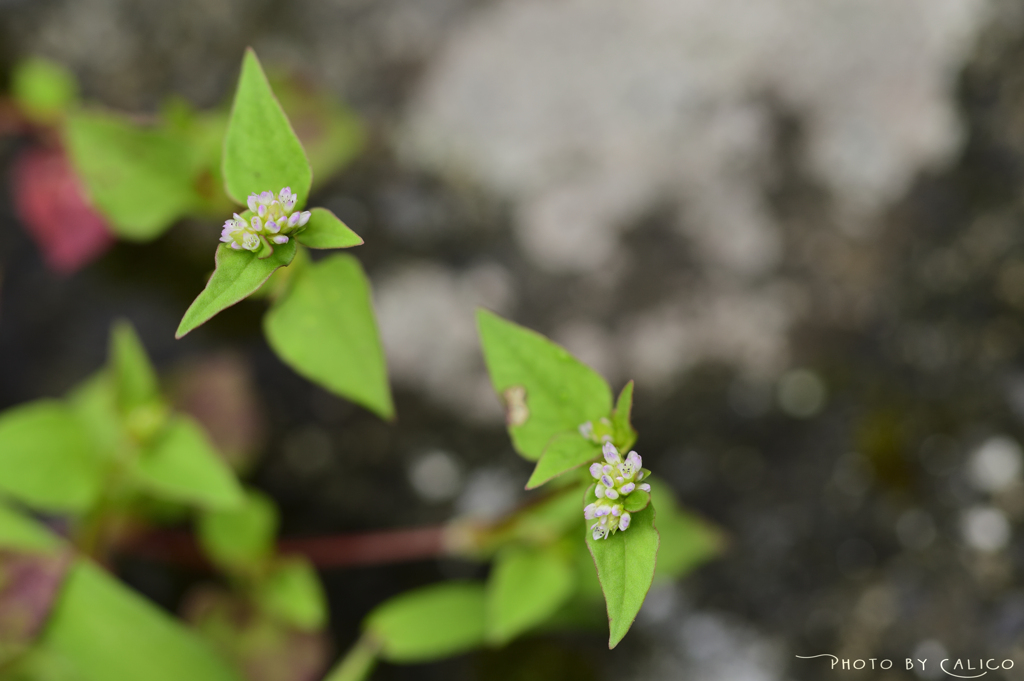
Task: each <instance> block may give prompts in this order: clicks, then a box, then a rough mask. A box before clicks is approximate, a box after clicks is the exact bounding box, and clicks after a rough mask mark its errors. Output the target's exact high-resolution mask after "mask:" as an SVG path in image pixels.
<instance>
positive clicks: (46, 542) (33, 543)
mask: <svg viewBox="0 0 1024 681" xmlns="http://www.w3.org/2000/svg"><path fill="white" fill-rule="evenodd" d="M59 546H60V540H58V539H57V536H56V535H55V534H53V533H52V532H50V531H49V530H48V529H47V528H46V527H45V526H44V525H42V524H40V523H38V522H36V521H35V520H33V519H32V518H29V517H28V516H26V515H25V514H24V513H19V512H18V511H15V510H14V509H13V508H10V507H9V506H7V505H6V504H2V503H0V549H14V550H15V551H24V552H30V553H36V552H40V553H48V552H50V551H54V550H56V549H57V548H58V547H59Z"/></svg>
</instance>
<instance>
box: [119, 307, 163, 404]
mask: <svg viewBox="0 0 1024 681" xmlns="http://www.w3.org/2000/svg"><path fill="white" fill-rule="evenodd" d="M110 365H111V367H112V368H113V377H114V386H115V390H116V391H117V402H118V406H120V408H121V410H122V411H123V412H124V413H128V412H130V411H131V410H132V409H135V408H136V407H141V406H145V405H148V404H150V403H152V402H154V401H156V400H158V399H159V397H160V384H159V383H158V382H157V378H156V371H155V370H154V369H153V365H152V364H150V362H149V355H147V354H146V349H145V348H144V347H142V341H140V340H139V336H138V334H136V333H135V329H134V328H133V327H132V325H131V324H130V323H129V322H127V321H124V320H121V321H118V322H117V323H115V324H114V328H113V329H112V330H111V333H110Z"/></svg>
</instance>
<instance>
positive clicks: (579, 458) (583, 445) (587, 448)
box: [526, 431, 601, 489]
mask: <svg viewBox="0 0 1024 681" xmlns="http://www.w3.org/2000/svg"><path fill="white" fill-rule="evenodd" d="M599 456H601V447H600V446H599V445H596V444H594V443H593V442H591V441H590V440H586V439H584V438H583V436H582V435H580V434H579V433H578V432H576V431H570V432H566V433H558V434H557V435H555V436H554V437H553V438H551V441H550V442H549V443H548V446H547V447H546V448H545V449H544V453H543V454H542V455H541V457H540V460H538V461H537V466H536V467H535V468H534V469H533V475H531V476H530V480H529V481H528V482H527V483H526V489H534V488H536V487H540V486H541V485H543V484H544V483H545V482H547V481H548V480H551V479H552V478H554V477H556V476H559V475H561V474H562V473H565V472H566V471H570V470H572V469H574V468H578V467H579V466H582V465H583V464H585V463H587V462H589V461H594V460H596V459H597V457H599Z"/></svg>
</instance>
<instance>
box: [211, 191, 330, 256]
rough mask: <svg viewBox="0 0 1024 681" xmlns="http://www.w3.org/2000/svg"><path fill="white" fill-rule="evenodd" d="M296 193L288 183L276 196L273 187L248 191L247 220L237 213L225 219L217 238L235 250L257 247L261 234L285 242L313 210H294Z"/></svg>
mask: <svg viewBox="0 0 1024 681" xmlns="http://www.w3.org/2000/svg"><path fill="white" fill-rule="evenodd" d="M298 200H299V197H298V195H297V194H295V193H293V192H292V190H291V187H285V188H284V189H282V190H281V191H280V192H278V194H277V195H276V196H275V195H274V192H272V191H265V192H260V193H259V194H255V193H254V194H250V195H249V196H248V197H247V198H246V201H245V203H246V205H247V206H248V207H249V210H250V211H251V212H252V213H253V215H252V217H251V218H250V219H249V220H248V221H247V220H246V219H245V218H243V217H242V216H241V215H239V214H238V213H235V214H234V218H233V219H231V220H227V221H225V223H224V228H223V229H222V230H221V233H220V240H221V241H222V242H224V243H225V244H228V245H229V246H230V247H231V248H233V249H235V250H240V249H245V250H247V251H258V250H259V249H260V245H261V243H262V242H261V240H260V236H261V235H269V236H270V241H271V242H273V243H275V244H277V245H281V244H286V243H288V242H289V241H290V240H291V235H292V234H293V233H295V232H298V231H299V230H300V229H302V228H303V227H304V226H305V225H306V223H307V222H309V219H310V217H312V213H310V212H309V211H302V212H293V210H294V208H295V205H296V203H297V202H298Z"/></svg>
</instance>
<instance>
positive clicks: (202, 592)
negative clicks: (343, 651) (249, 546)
mask: <svg viewBox="0 0 1024 681" xmlns="http://www.w3.org/2000/svg"><path fill="white" fill-rule="evenodd" d="M182 614H183V617H184V618H185V620H186V621H187V622H189V623H190V624H191V625H192V626H193V627H194V628H195V629H196V630H197V631H199V632H200V633H201V634H202V636H203V637H204V638H205V639H206V640H207V641H209V642H210V643H211V644H212V645H213V646H214V648H216V649H217V650H218V651H219V652H221V653H222V654H223V655H224V656H225V657H226V658H228V659H229V660H231V661H233V662H234V663H235V665H236V666H237V667H239V668H240V669H241V670H242V675H243V676H244V678H245V679H246V681H312V680H313V679H319V678H321V675H322V674H323V671H324V668H325V667H326V666H327V661H328V645H329V644H328V641H327V637H326V635H325V634H324V632H311V631H301V630H298V629H296V628H294V627H291V626H290V625H288V624H287V623H285V622H283V621H282V620H280V619H279V618H276V617H274V616H272V615H269V614H268V613H266V612H263V611H261V610H259V609H257V608H256V607H254V604H253V603H252V601H251V600H250V599H249V598H247V597H246V596H245V595H242V594H240V593H237V592H236V593H231V592H228V591H225V590H222V589H217V588H211V587H209V586H200V587H198V588H196V589H193V590H192V591H190V592H189V593H188V595H187V596H186V598H185V602H184V604H183V607H182ZM183 681H184V680H183Z"/></svg>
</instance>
